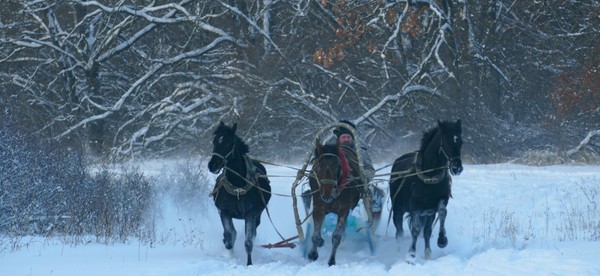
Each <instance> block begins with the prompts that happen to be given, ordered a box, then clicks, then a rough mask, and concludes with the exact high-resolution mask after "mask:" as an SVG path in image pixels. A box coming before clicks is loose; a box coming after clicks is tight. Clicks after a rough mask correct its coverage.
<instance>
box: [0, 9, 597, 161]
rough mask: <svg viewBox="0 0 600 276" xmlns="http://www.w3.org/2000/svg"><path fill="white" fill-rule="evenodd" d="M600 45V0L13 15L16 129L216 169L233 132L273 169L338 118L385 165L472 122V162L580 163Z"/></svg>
mask: <svg viewBox="0 0 600 276" xmlns="http://www.w3.org/2000/svg"><path fill="white" fill-rule="evenodd" d="M599 41H600V2H599V1H597V0H581V1H555V0H549V1H541V0H540V1H534V0H531V1H514V0H510V1H509V0H483V1H453V0H429V1H425V0H422V1H419V0H411V1H385V0H371V1H369V0H344V1H343V0H254V1H244V0H175V1H171V0H158V1H157V0H152V1H149V0H142V1H131V0H106V1H104V0H102V1H82V0H67V1H63V0H37V1H28V0H3V1H1V2H0V45H1V47H0V83H1V85H0V113H2V115H1V116H0V120H10V121H11V123H10V125H11V126H18V128H19V129H18V131H20V132H25V133H28V134H30V135H33V136H34V137H36V139H41V140H52V141H55V142H59V143H61V144H66V145H69V146H72V147H79V148H81V149H84V150H85V151H86V152H88V153H89V154H91V155H93V156H98V157H102V158H104V159H105V160H121V159H123V158H129V157H132V156H169V155H174V154H182V153H193V154H196V155H207V150H209V149H210V142H209V141H210V140H211V136H212V131H213V130H214V128H215V126H216V125H217V124H218V123H219V121H221V120H222V121H224V122H227V123H232V122H237V123H238V125H239V129H240V133H241V134H242V135H243V138H244V140H246V141H247V143H248V144H249V145H250V147H251V153H252V154H253V155H255V156H258V157H260V158H261V159H266V160H299V158H300V157H299V156H303V154H304V152H306V151H307V150H309V148H308V146H309V145H310V144H311V140H312V139H313V138H314V135H315V133H316V131H317V130H318V129H320V127H321V126H323V125H325V124H328V123H331V122H335V121H337V120H338V119H350V120H354V122H356V123H357V125H358V126H359V130H360V131H361V133H362V134H363V136H364V137H365V139H366V143H367V144H368V145H369V147H370V151H371V152H372V153H371V155H372V156H373V157H374V158H375V159H378V156H379V159H382V160H383V161H389V159H385V158H384V157H382V156H399V155H400V154H402V153H405V152H406V151H408V150H413V149H415V147H416V143H418V140H419V139H420V137H421V133H422V131H423V130H425V129H427V128H429V127H431V126H433V124H434V123H435V122H436V120H437V119H441V120H455V119H458V118H461V119H462V122H463V128H464V129H463V135H464V137H463V139H464V141H465V146H464V148H463V154H464V155H465V158H466V159H467V160H468V161H471V162H478V163H486V162H498V161H505V160H509V159H511V158H515V157H519V156H520V155H522V154H523V153H524V152H527V151H530V150H545V151H549V152H554V153H556V154H557V155H559V156H564V155H565V154H566V152H567V151H568V150H571V149H573V148H575V147H576V146H577V145H579V143H580V142H581V141H582V140H583V139H584V138H585V137H586V135H587V134H588V133H592V132H591V131H594V130H597V129H599V128H600V125H599V124H598V122H600V49H599V46H598V45H599V43H598V42H599ZM588 140H589V141H588V142H587V143H586V144H585V145H584V146H583V147H582V151H587V152H591V153H597V152H598V151H599V150H600V141H597V140H598V139H597V138H596V139H588ZM299 154H300V155H299Z"/></svg>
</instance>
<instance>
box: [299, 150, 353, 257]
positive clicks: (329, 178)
mask: <svg viewBox="0 0 600 276" xmlns="http://www.w3.org/2000/svg"><path fill="white" fill-rule="evenodd" d="M357 160H358V158H357V155H356V153H355V152H354V150H352V149H350V148H348V147H345V146H340V144H339V143H338V144H336V145H321V144H320V142H319V141H317V143H316V149H315V159H314V160H313V165H312V173H311V174H310V178H309V184H310V189H311V193H312V202H313V213H312V217H313V222H314V228H313V231H312V233H313V235H312V247H311V248H310V251H309V252H308V259H309V260H310V261H315V260H317V259H318V258H319V253H318V252H317V246H318V247H321V246H323V243H324V241H323V238H322V233H321V227H322V226H323V220H324V218H325V215H327V214H328V213H335V214H337V217H338V220H337V224H336V227H335V230H334V231H333V234H332V249H331V256H330V257H329V262H328V264H329V265H330V266H331V265H335V253H336V251H337V248H338V246H339V245H340V242H341V240H342V235H343V233H344V230H345V229H346V219H347V218H348V214H349V213H350V210H352V209H353V208H354V207H356V205H357V204H358V200H359V199H360V195H361V191H362V190H363V183H362V181H361V180H360V179H361V178H360V171H359V170H358V169H357V168H356V166H354V168H351V167H350V166H351V165H354V164H357V163H358V161H357Z"/></svg>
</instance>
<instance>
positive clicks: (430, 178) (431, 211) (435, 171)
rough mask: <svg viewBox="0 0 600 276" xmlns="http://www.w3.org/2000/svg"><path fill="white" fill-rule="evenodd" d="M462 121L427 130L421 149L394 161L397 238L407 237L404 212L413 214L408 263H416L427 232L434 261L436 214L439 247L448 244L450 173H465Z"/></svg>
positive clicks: (427, 255)
mask: <svg viewBox="0 0 600 276" xmlns="http://www.w3.org/2000/svg"><path fill="white" fill-rule="evenodd" d="M461 133H462V128H461V122H460V119H459V120H458V121H456V122H440V121H438V124H437V126H436V127H434V128H432V129H430V130H428V131H426V132H425V133H424V134H423V138H422V140H421V148H420V149H419V150H418V151H416V152H411V153H407V154H405V155H402V156H400V157H399V158H398V159H396V160H395V161H394V165H393V167H392V174H391V179H390V196H391V198H392V213H393V221H394V225H395V226H396V238H400V237H402V236H403V234H404V230H403V228H402V222H403V219H404V213H405V212H407V213H408V214H409V225H410V231H411V234H412V244H411V246H410V249H409V251H408V255H407V257H406V258H407V261H408V262H411V263H412V262H414V261H415V260H416V245H417V238H418V236H419V234H420V233H421V230H423V238H424V240H425V259H430V258H431V248H430V246H429V239H430V238H431V232H432V228H433V222H434V219H435V215H436V213H437V214H438V219H439V222H440V233H439V237H438V241H437V244H438V246H439V247H440V248H444V247H446V245H448V238H447V237H446V229H445V226H444V224H445V221H446V214H447V211H446V206H447V205H448V200H449V199H450V197H451V191H450V188H451V185H452V178H451V176H450V174H449V173H451V174H453V175H459V174H460V173H461V172H462V170H463V167H462V161H461V159H460V152H461V147H462V138H461Z"/></svg>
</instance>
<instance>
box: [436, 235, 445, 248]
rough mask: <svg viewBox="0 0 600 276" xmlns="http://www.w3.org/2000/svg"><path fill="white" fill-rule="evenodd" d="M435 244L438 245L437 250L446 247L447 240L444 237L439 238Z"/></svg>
mask: <svg viewBox="0 0 600 276" xmlns="http://www.w3.org/2000/svg"><path fill="white" fill-rule="evenodd" d="M437 244H438V247H439V248H444V247H446V245H448V238H446V237H439V238H438V241H437Z"/></svg>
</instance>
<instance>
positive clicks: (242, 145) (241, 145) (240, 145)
mask: <svg viewBox="0 0 600 276" xmlns="http://www.w3.org/2000/svg"><path fill="white" fill-rule="evenodd" d="M214 134H215V135H217V134H220V135H223V136H231V135H233V137H234V139H235V144H236V148H237V150H238V151H239V153H240V154H246V153H248V152H250V147H249V146H248V145H247V144H246V142H244V140H242V138H240V137H239V136H237V134H235V130H234V129H233V127H229V126H226V125H219V126H218V127H217V129H216V130H215V132H214Z"/></svg>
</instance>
